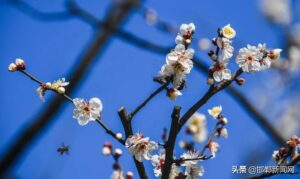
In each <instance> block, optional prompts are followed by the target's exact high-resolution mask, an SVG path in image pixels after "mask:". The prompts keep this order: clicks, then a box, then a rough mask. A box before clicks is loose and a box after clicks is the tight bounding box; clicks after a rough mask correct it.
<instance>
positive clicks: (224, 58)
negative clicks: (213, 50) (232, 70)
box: [217, 37, 234, 65]
mask: <svg viewBox="0 0 300 179" xmlns="http://www.w3.org/2000/svg"><path fill="white" fill-rule="evenodd" d="M217 46H218V47H219V48H220V49H221V50H222V53H221V56H220V58H219V61H220V63H222V64H224V65H227V64H228V62H229V59H230V58H231V57H232V56H233V51H234V48H233V46H232V41H231V40H229V39H227V38H221V37H218V38H217Z"/></svg>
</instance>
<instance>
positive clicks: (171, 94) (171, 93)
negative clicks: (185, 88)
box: [167, 88, 182, 100]
mask: <svg viewBox="0 0 300 179" xmlns="http://www.w3.org/2000/svg"><path fill="white" fill-rule="evenodd" d="M181 95H182V93H181V92H180V91H179V90H177V89H175V88H171V89H169V90H168V91H167V96H168V97H169V98H170V99H171V100H175V99H176V98H177V96H181Z"/></svg>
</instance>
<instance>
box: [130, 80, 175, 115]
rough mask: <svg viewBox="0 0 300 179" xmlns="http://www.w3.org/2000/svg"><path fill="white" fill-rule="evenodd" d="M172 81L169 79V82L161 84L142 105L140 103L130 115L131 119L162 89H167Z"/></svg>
mask: <svg viewBox="0 0 300 179" xmlns="http://www.w3.org/2000/svg"><path fill="white" fill-rule="evenodd" d="M169 83H170V81H168V82H167V83H165V84H163V85H161V86H160V87H159V88H158V89H157V90H155V91H154V92H153V93H152V94H151V95H150V96H148V98H147V99H145V100H144V101H143V102H142V103H141V104H140V105H138V106H137V107H136V108H135V109H134V110H133V111H132V112H131V113H130V114H129V115H128V117H129V120H131V119H132V118H133V117H134V115H135V114H136V113H138V112H139V111H140V110H141V109H142V108H143V107H145V105H146V104H147V103H148V102H149V101H150V100H151V99H152V98H154V97H155V96H156V95H157V94H159V93H160V92H161V91H163V90H164V89H166V87H167V86H168V84H169Z"/></svg>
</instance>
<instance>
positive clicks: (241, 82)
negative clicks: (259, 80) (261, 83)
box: [235, 77, 246, 86]
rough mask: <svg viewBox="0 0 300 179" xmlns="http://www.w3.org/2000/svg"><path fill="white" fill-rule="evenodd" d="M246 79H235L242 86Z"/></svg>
mask: <svg viewBox="0 0 300 179" xmlns="http://www.w3.org/2000/svg"><path fill="white" fill-rule="evenodd" d="M245 81H246V80H245V79H244V78H240V77H238V78H236V80H235V82H236V83H237V84H238V85H240V86H242V85H243V84H244V83H245Z"/></svg>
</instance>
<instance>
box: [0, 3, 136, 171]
mask: <svg viewBox="0 0 300 179" xmlns="http://www.w3.org/2000/svg"><path fill="white" fill-rule="evenodd" d="M138 2H139V1H138V0H125V1H122V2H120V3H115V4H113V5H112V6H111V7H110V9H109V11H108V14H107V16H106V20H105V21H104V22H103V23H104V24H110V26H112V27H113V28H115V29H118V28H120V27H121V25H122V24H123V22H124V21H125V19H126V17H127V16H128V15H129V13H130V11H131V10H132V8H133V7H136V6H137V5H138ZM114 33H115V32H114V31H112V30H111V29H110V28H102V29H97V32H96V34H95V36H94V38H93V41H92V42H91V43H90V45H89V46H88V48H87V50H86V51H85V52H84V53H83V55H82V57H81V58H80V59H79V60H78V65H77V66H76V67H75V70H74V71H73V72H72V73H70V74H69V75H68V76H69V79H70V85H69V88H68V90H67V91H66V93H67V94H70V93H71V92H72V91H74V89H75V88H76V87H78V84H79V83H80V81H81V80H82V78H83V76H84V74H85V73H86V72H87V70H88V69H89V67H90V65H91V64H92V63H94V62H95V61H96V60H97V57H98V56H99V55H100V54H101V53H100V52H101V51H102V50H103V48H104V47H105V45H106V44H107V43H108V41H109V39H110V38H111V37H112V36H113V35H114ZM63 101H64V100H63V98H62V97H60V96H56V97H55V98H54V99H53V100H52V101H51V102H50V104H49V105H48V107H47V108H46V109H45V110H44V111H43V112H42V114H41V115H39V117H38V118H37V119H35V120H33V122H32V123H31V124H30V125H29V126H28V127H27V128H26V129H25V130H24V131H22V132H21V133H20V135H19V136H18V137H17V139H16V140H14V141H13V143H12V145H11V146H10V147H9V148H7V150H6V152H5V153H4V155H3V156H4V157H3V158H2V159H1V161H0V177H1V176H3V175H4V174H6V173H7V172H9V170H10V169H11V168H12V167H13V166H14V164H16V162H17V161H18V160H19V159H20V157H21V155H22V154H23V153H24V152H25V151H26V149H27V148H28V147H29V146H30V144H32V142H33V141H34V140H35V139H36V138H37V137H38V136H39V135H40V134H41V133H42V131H43V130H44V129H45V128H46V127H47V126H48V125H49V124H51V123H52V122H53V121H54V120H55V118H53V116H54V115H55V114H56V113H57V112H58V111H59V109H60V108H61V107H62V105H63Z"/></svg>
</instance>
